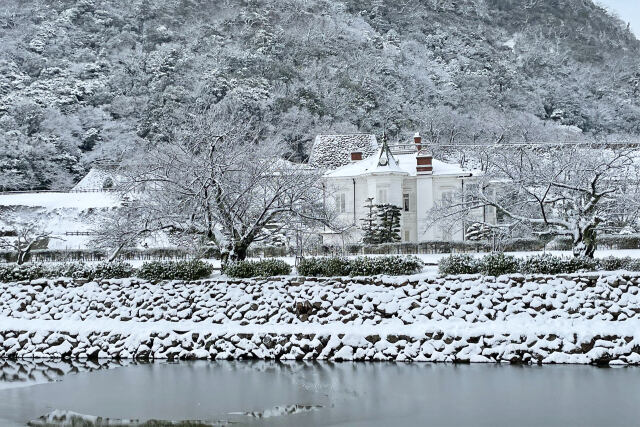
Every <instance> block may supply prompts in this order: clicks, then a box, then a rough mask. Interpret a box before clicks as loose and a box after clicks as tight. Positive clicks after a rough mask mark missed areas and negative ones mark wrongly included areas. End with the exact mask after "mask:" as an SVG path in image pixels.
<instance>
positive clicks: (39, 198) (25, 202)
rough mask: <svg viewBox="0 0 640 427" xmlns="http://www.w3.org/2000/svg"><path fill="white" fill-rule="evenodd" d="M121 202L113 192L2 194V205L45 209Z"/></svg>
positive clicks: (0, 202) (106, 204)
mask: <svg viewBox="0 0 640 427" xmlns="http://www.w3.org/2000/svg"><path fill="white" fill-rule="evenodd" d="M120 202H121V199H120V195H119V194H118V193H112V192H82V193H75V192H73V193H71V192H59V193H54V192H44V193H13V194H0V206H30V207H42V208H45V209H61V208H68V209H80V210H84V209H89V208H96V209H98V208H111V207H115V206H118V205H119V204H120Z"/></svg>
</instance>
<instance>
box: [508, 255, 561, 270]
mask: <svg viewBox="0 0 640 427" xmlns="http://www.w3.org/2000/svg"><path fill="white" fill-rule="evenodd" d="M519 272H520V273H523V274H560V273H568V271H567V259H566V258H560V257H557V256H553V255H550V254H543V255H534V256H530V257H528V258H525V259H523V260H521V261H520V270H519Z"/></svg>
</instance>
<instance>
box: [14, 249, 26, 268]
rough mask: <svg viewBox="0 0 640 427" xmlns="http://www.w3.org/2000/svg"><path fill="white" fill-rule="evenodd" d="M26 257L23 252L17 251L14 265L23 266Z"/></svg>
mask: <svg viewBox="0 0 640 427" xmlns="http://www.w3.org/2000/svg"><path fill="white" fill-rule="evenodd" d="M26 256H27V252H23V251H22V250H18V258H17V259H16V263H17V264H18V265H22V264H24V261H25V258H26Z"/></svg>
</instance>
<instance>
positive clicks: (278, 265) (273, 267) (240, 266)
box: [222, 259, 291, 279]
mask: <svg viewBox="0 0 640 427" xmlns="http://www.w3.org/2000/svg"><path fill="white" fill-rule="evenodd" d="M222 272H223V273H224V274H226V275H227V276H229V277H237V278H241V279H245V278H248V277H272V276H286V275H287V274H291V266H290V265H289V264H287V263H286V262H285V261H283V260H281V259H264V260H261V261H239V262H236V263H231V264H228V265H227V266H226V267H224V269H223V270H222Z"/></svg>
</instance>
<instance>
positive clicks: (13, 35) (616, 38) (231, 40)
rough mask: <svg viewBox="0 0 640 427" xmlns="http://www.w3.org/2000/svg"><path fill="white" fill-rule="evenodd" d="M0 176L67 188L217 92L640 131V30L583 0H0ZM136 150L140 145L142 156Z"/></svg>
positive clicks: (297, 150) (338, 113)
mask: <svg viewBox="0 0 640 427" xmlns="http://www.w3.org/2000/svg"><path fill="white" fill-rule="evenodd" d="M2 6H3V7H2V8H1V9H0V190H17V189H36V188H39V189H42V188H56V189H58V188H67V187H69V186H71V185H73V183H74V182H76V181H77V180H78V179H79V178H80V177H81V176H82V175H83V174H84V173H85V172H86V170H87V168H88V167H90V165H91V164H92V163H93V162H96V161H98V160H104V159H107V160H110V161H115V162H118V161H120V160H121V159H122V158H123V157H124V156H126V155H127V153H129V152H130V151H131V150H132V149H133V148H135V147H139V146H143V145H147V144H158V143H161V142H164V141H171V139H172V138H175V137H176V135H175V129H178V128H180V127H181V125H183V124H184V123H185V120H186V118H187V117H190V116H193V115H194V114H195V115H197V114H199V113H200V112H202V111H206V110H207V109H208V108H210V107H211V106H213V105H216V104H220V103H223V104H225V105H227V106H231V108H233V109H234V111H236V112H241V116H240V117H245V118H246V119H247V120H252V121H254V122H256V123H259V124H260V126H259V130H260V132H261V135H260V137H261V138H265V139H270V140H274V139H275V140H277V141H280V142H281V143H282V144H284V145H285V146H286V147H288V150H289V153H290V154H291V155H292V156H293V157H294V158H295V159H298V160H304V159H305V158H306V156H307V155H308V153H309V148H310V143H311V141H312V139H313V137H314V136H315V135H316V134H318V133H345V132H371V133H376V134H378V135H380V134H382V133H383V132H385V133H386V134H387V135H388V137H389V138H390V139H392V140H394V139H404V138H407V137H408V135H410V134H412V133H413V132H415V131H416V130H420V131H421V132H422V133H423V135H424V136H425V138H427V140H428V141H429V142H430V143H433V144H442V143H468V142H476V143H501V142H506V141H514V140H515V141H552V140H569V139H571V140H573V139H589V140H591V139H594V140H610V141H611V140H621V139H632V138H634V137H635V136H636V135H638V134H640V96H639V95H640V55H639V53H640V42H638V40H637V39H636V38H635V37H634V36H633V34H632V33H631V32H630V30H629V29H628V27H627V25H626V24H625V23H624V22H622V21H621V20H619V19H618V18H615V17H613V16H611V15H609V14H607V12H606V11H605V10H604V9H603V8H601V7H599V6H597V5H595V4H594V3H593V2H592V1H591V0H400V1H389V0H387V1H382V0H372V1H364V0H341V1H338V0H220V1H196V0H104V1H103V0H73V1H72V0H3V1H2ZM142 160H144V159H142Z"/></svg>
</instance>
